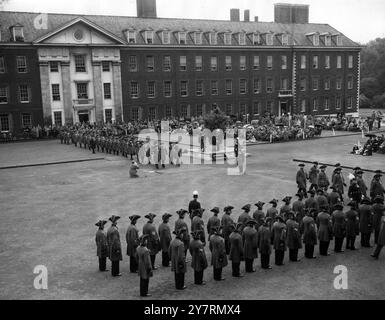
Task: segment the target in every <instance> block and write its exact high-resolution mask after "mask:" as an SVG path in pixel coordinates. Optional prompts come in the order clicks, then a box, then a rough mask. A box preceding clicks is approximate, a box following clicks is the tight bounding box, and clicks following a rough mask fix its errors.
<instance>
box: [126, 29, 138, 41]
mask: <svg viewBox="0 0 385 320" xmlns="http://www.w3.org/2000/svg"><path fill="white" fill-rule="evenodd" d="M127 38H128V43H136V32H135V31H134V30H130V31H128V32H127Z"/></svg>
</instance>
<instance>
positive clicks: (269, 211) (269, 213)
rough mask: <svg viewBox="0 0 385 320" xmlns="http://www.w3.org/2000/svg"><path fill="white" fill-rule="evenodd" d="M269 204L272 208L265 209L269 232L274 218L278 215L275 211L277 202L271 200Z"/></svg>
mask: <svg viewBox="0 0 385 320" xmlns="http://www.w3.org/2000/svg"><path fill="white" fill-rule="evenodd" d="M269 203H271V204H272V206H271V207H270V208H269V209H267V212H266V217H267V218H270V220H269V221H270V230H271V227H272V224H273V222H274V221H275V217H276V216H277V215H278V210H277V205H278V200H277V199H273V200H271V201H270V202H269Z"/></svg>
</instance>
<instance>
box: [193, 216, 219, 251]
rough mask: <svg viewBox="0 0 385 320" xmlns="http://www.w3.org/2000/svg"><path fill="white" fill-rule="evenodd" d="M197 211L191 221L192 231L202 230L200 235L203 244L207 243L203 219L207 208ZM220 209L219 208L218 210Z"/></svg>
mask: <svg viewBox="0 0 385 320" xmlns="http://www.w3.org/2000/svg"><path fill="white" fill-rule="evenodd" d="M195 211H196V213H195V215H194V218H193V220H192V222H191V232H194V231H200V233H199V234H200V237H201V241H202V243H203V245H206V235H205V225H204V222H203V219H202V216H203V212H204V211H205V209H202V208H201V209H196V210H195ZM218 211H219V210H218Z"/></svg>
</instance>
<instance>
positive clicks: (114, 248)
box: [107, 215, 123, 277]
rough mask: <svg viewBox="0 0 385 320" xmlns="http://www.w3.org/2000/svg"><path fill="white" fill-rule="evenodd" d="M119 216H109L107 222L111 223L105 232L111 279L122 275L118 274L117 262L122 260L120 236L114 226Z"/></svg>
mask: <svg viewBox="0 0 385 320" xmlns="http://www.w3.org/2000/svg"><path fill="white" fill-rule="evenodd" d="M119 219H120V217H119V216H115V215H113V216H111V217H110V218H109V220H110V221H111V226H110V228H109V229H108V231H107V244H108V252H109V259H110V260H111V263H112V267H111V274H112V276H113V277H119V276H121V275H122V274H121V273H120V272H119V262H120V261H122V260H123V256H122V246H121V244H120V234H119V230H118V227H117V226H116V225H117V223H118V220H119Z"/></svg>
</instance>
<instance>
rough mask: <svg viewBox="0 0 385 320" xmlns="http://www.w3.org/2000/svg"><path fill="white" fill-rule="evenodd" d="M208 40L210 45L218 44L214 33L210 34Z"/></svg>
mask: <svg viewBox="0 0 385 320" xmlns="http://www.w3.org/2000/svg"><path fill="white" fill-rule="evenodd" d="M209 38H210V44H217V43H218V40H217V33H216V32H210V34H209Z"/></svg>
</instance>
